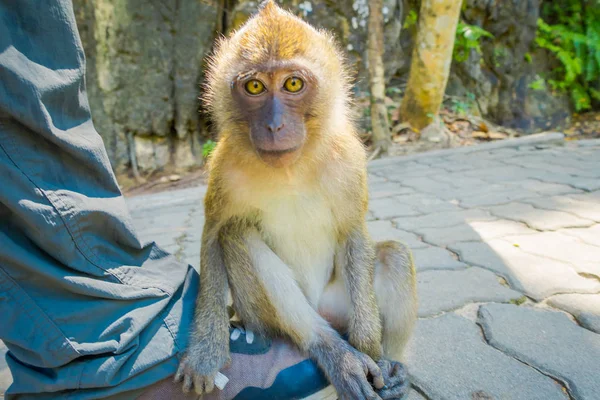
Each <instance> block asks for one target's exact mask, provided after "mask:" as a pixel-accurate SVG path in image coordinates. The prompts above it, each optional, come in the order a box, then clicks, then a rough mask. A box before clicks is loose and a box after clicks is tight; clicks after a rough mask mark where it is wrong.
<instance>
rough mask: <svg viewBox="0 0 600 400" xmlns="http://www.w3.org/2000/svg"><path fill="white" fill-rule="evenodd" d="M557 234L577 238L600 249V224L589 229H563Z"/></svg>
mask: <svg viewBox="0 0 600 400" xmlns="http://www.w3.org/2000/svg"><path fill="white" fill-rule="evenodd" d="M557 232H560V233H564V234H565V235H570V236H575V237H577V238H579V240H581V241H582V242H584V243H587V244H591V245H594V246H599V247H600V224H596V225H594V226H590V227H589V228H569V229H561V230H559V231H557Z"/></svg>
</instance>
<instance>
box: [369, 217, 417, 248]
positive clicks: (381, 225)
mask: <svg viewBox="0 0 600 400" xmlns="http://www.w3.org/2000/svg"><path fill="white" fill-rule="evenodd" d="M367 227H368V228H369V233H370V234H371V239H372V240H373V241H374V242H381V241H385V240H399V241H401V242H403V243H405V244H406V245H407V246H408V247H409V248H411V249H418V248H424V247H428V245H427V244H426V243H424V242H422V241H421V240H419V237H418V236H417V235H415V234H414V233H410V232H407V231H403V230H400V229H396V228H394V227H393V226H392V222H391V221H373V222H368V223H367Z"/></svg>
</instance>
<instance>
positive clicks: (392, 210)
mask: <svg viewBox="0 0 600 400" xmlns="http://www.w3.org/2000/svg"><path fill="white" fill-rule="evenodd" d="M369 210H370V211H371V213H372V214H373V216H374V217H375V218H377V219H391V218H395V217H404V216H414V215H419V214H420V212H419V211H417V210H415V209H414V208H413V207H411V206H408V205H406V204H402V203H401V202H400V201H398V200H397V199H396V198H394V197H385V198H381V199H375V200H371V201H370V202H369Z"/></svg>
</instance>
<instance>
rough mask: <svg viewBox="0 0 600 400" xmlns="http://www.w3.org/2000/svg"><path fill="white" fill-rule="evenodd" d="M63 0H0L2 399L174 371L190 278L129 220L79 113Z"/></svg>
mask: <svg viewBox="0 0 600 400" xmlns="http://www.w3.org/2000/svg"><path fill="white" fill-rule="evenodd" d="M84 70H85V64H84V55H83V50H82V47H81V43H80V40H79V36H78V33H77V28H76V25H75V19H74V15H73V10H72V5H71V2H70V1H67V0H44V1H31V0H12V1H11V0H0V339H2V340H3V341H4V342H5V343H6V345H7V347H8V349H9V353H8V355H7V362H8V365H9V367H10V369H11V372H12V374H13V377H14V383H13V385H12V386H11V387H10V389H9V390H8V392H7V394H6V398H7V399H16V398H19V399H22V398H23V399H24V398H36V399H37V398H48V399H58V398H66V397H68V398H69V399H91V398H104V397H106V396H109V395H111V394H114V393H119V392H123V391H127V390H134V389H137V388H141V387H145V386H148V385H149V384H151V383H154V382H156V381H159V380H161V379H163V378H165V377H167V376H169V375H171V374H173V373H174V371H175V369H176V366H177V357H176V355H177V354H178V353H180V352H181V351H182V350H183V349H184V348H185V344H186V343H185V336H186V335H185V333H186V331H187V325H188V324H189V323H190V320H191V315H192V312H193V304H194V297H195V292H196V290H197V285H198V280H197V275H196V273H195V271H194V270H193V269H191V268H190V267H188V266H187V265H183V264H180V263H178V262H177V261H176V260H175V259H174V258H173V257H172V256H171V255H169V254H167V253H165V252H163V251H162V250H160V249H159V248H158V247H156V245H154V244H149V245H145V246H143V245H142V244H141V243H140V241H139V240H138V238H137V236H136V234H135V232H134V231H133V229H132V225H131V218H130V216H129V213H128V211H127V207H126V205H125V202H124V199H123V196H122V195H121V193H120V191H119V188H118V186H117V183H116V181H115V177H114V175H113V173H112V171H111V168H110V165H109V161H108V158H107V155H106V152H105V149H104V146H103V143H102V139H101V138H100V136H99V135H98V133H97V132H96V131H95V129H94V126H93V124H92V121H91V118H90V110H89V105H88V101H87V96H86V91H85V80H84Z"/></svg>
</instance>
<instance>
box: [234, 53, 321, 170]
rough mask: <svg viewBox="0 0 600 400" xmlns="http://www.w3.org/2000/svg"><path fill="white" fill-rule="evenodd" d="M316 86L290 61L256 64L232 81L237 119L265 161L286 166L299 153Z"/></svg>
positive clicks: (314, 82)
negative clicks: (284, 63)
mask: <svg viewBox="0 0 600 400" xmlns="http://www.w3.org/2000/svg"><path fill="white" fill-rule="evenodd" d="M316 86H317V85H316V79H315V77H314V76H313V75H312V74H311V73H310V72H309V71H307V70H306V69H303V68H301V67H300V66H295V65H293V64H288V65H285V67H283V68H282V67H281V66H277V67H273V66H270V67H269V66H267V67H265V68H256V69H254V70H251V71H248V72H244V73H241V74H239V75H238V77H237V78H236V79H234V81H233V82H232V95H233V98H234V100H235V102H236V105H237V109H238V110H240V112H241V114H240V118H241V119H242V121H241V122H243V124H244V125H245V126H247V127H248V130H249V132H248V134H249V136H250V141H251V143H252V146H253V148H254V150H255V151H256V153H257V154H258V156H259V157H260V158H261V159H262V160H263V161H264V162H265V163H267V164H269V165H270V166H272V167H276V168H281V167H287V166H289V165H291V164H293V163H294V162H295V161H296V160H297V159H298V158H299V157H300V154H301V151H302V147H303V145H304V143H305V141H306V125H305V119H306V118H307V117H310V110H311V104H312V100H313V99H314V97H315V92H316V91H317V88H316Z"/></svg>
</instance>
